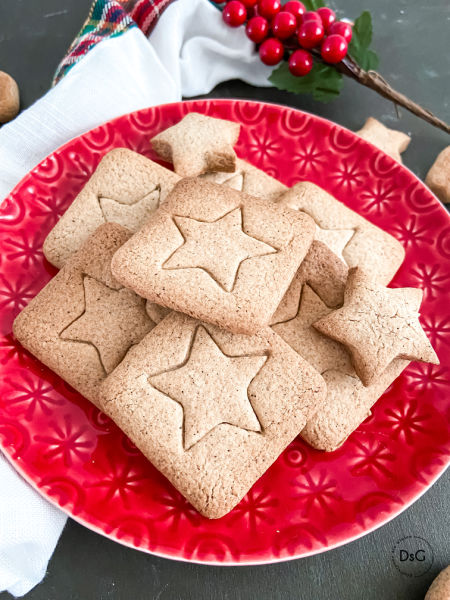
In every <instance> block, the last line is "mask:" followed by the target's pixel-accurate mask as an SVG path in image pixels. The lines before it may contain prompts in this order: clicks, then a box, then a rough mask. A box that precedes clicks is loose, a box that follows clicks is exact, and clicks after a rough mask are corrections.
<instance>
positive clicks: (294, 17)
mask: <svg viewBox="0 0 450 600" xmlns="http://www.w3.org/2000/svg"><path fill="white" fill-rule="evenodd" d="M214 2H216V3H217V4H223V0H214ZM222 17H223V20H224V21H225V23H226V24H227V25H229V26H230V27H239V26H240V25H243V24H244V23H247V24H246V28H245V30H246V33H247V37H248V38H250V39H251V40H252V42H255V44H259V56H260V58H261V60H262V62H263V63H264V64H265V65H277V64H278V63H279V62H280V61H281V60H282V59H283V57H284V55H285V53H286V52H290V55H289V70H290V72H291V73H292V74H293V75H296V76H298V77H301V76H303V75H307V74H308V73H309V72H310V71H311V69H312V67H313V55H312V54H311V50H316V52H317V51H320V55H321V57H322V59H323V60H324V61H325V62H327V63H331V64H336V63H338V62H340V61H341V60H342V59H343V58H344V57H345V55H346V54H347V48H348V44H349V42H350V40H351V39H352V28H351V25H350V24H349V23H345V22H343V21H336V15H335V13H334V11H332V10H331V8H327V7H322V8H319V9H317V11H307V10H306V8H305V6H304V5H303V4H302V2H300V0H289V2H286V4H284V5H281V1H280V0H228V1H227V3H226V5H225V7H224V9H223V12H222Z"/></svg>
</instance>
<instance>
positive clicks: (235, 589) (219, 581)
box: [0, 0, 450, 600]
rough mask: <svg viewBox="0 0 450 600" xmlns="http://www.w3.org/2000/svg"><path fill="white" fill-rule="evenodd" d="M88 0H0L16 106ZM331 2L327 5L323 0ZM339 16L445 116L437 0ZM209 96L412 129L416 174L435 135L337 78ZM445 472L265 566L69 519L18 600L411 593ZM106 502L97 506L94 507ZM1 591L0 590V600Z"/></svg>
mask: <svg viewBox="0 0 450 600" xmlns="http://www.w3.org/2000/svg"><path fill="white" fill-rule="evenodd" d="M90 3H91V0H38V1H37V0H13V1H12V2H11V1H9V2H8V0H0V70H5V71H7V72H9V73H10V74H11V75H13V76H14V77H15V78H16V79H17V81H18V83H19V86H20V89H21V94H22V106H23V107H26V106H27V105H29V104H30V103H31V102H32V101H33V100H35V99H36V98H38V97H39V96H40V95H41V94H42V93H44V92H45V90H46V89H47V88H48V86H49V85H50V82H51V78H52V75H53V72H54V70H55V68H56V66H57V63H58V61H59V59H60V57H61V56H62V55H63V54H64V52H65V50H66V49H67V47H68V45H69V44H70V42H71V40H72V38H73V36H74V35H75V34H76V33H77V31H78V30H79V29H80V27H81V24H82V22H83V20H84V18H85V17H86V15H87V12H88V8H89V5H90ZM330 4H331V5H332V6H333V4H332V3H330ZM334 5H335V6H337V5H338V6H339V7H340V9H341V14H342V15H344V14H345V15H347V16H349V17H355V16H357V15H358V14H359V13H360V12H361V11H362V10H363V8H366V7H367V8H369V9H370V10H371V12H372V15H373V18H374V26H375V32H376V34H375V39H374V47H375V48H376V50H377V51H378V53H379V55H380V58H381V66H380V72H382V73H383V75H384V76H385V77H386V79H388V81H390V82H391V83H392V84H393V85H395V86H396V87H397V88H398V89H399V90H400V91H403V92H404V93H406V94H407V95H409V96H410V97H411V98H413V99H414V100H416V101H417V102H419V103H422V104H423V105H424V106H426V107H427V108H429V109H431V110H432V111H434V112H436V113H437V114H438V115H439V116H440V117H441V118H443V119H444V120H446V121H447V122H448V121H450V107H449V103H448V100H449V90H448V81H449V74H450V73H449V62H448V58H447V54H448V52H447V45H448V39H447V38H448V22H449V19H450V5H449V4H448V2H447V0H397V1H396V2H392V0H367V2H366V3H365V4H362V3H361V2H360V1H359V0H340V2H339V3H334ZM210 96H214V97H243V98H252V99H258V100H266V101H270V102H278V103H281V104H287V105H290V106H295V107H297V108H301V109H303V110H308V111H311V112H313V113H316V114H319V115H322V116H324V117H327V118H330V119H332V120H334V121H336V122H338V123H340V124H342V125H344V126H346V127H349V128H350V129H357V128H359V127H360V126H361V125H362V124H363V122H364V120H365V119H366V117H367V116H369V115H372V116H375V117H377V118H380V119H381V120H382V121H383V122H384V123H385V124H386V125H388V126H391V127H398V128H399V129H403V130H404V131H406V132H408V133H411V134H412V135H413V142H412V143H411V146H410V148H409V149H408V151H407V152H406V154H405V155H404V158H405V163H406V165H407V166H409V167H410V168H411V169H412V170H413V171H415V172H416V173H417V174H418V175H419V176H422V177H423V176H424V175H425V174H426V172H427V170H428V168H429V166H430V165H431V164H432V162H433V160H434V157H435V156H436V154H437V153H438V152H439V151H440V150H441V149H442V148H443V147H444V146H446V145H448V143H449V138H448V136H447V135H446V134H444V133H443V132H441V131H438V130H437V129H434V128H433V127H431V126H429V125H427V124H426V123H423V122H421V121H419V120H418V119H417V118H415V117H413V116H412V115H409V114H408V113H406V112H405V111H402V112H401V118H400V119H399V120H398V119H397V115H396V111H395V109H394V107H393V106H392V105H391V104H390V103H389V102H387V101H385V100H382V99H380V98H379V97H378V96H376V95H375V94H374V93H373V92H371V91H370V90H365V89H363V88H361V87H360V86H358V85H357V84H356V83H353V82H350V81H346V83H345V90H344V92H343V94H342V95H341V96H340V98H339V99H337V100H335V101H334V102H332V103H331V104H328V105H321V104H318V103H316V102H313V101H312V100H310V99H309V98H307V97H296V96H293V95H291V94H287V93H284V92H279V91H278V90H273V89H256V88H252V87H250V86H247V85H245V84H243V83H241V82H228V83H224V84H222V85H220V86H219V87H218V88H217V89H216V90H214V92H213V93H212V94H210ZM449 497H450V480H449V477H448V475H444V476H443V477H442V478H441V479H440V480H439V481H438V482H437V483H436V484H435V485H434V486H433V487H432V488H431V489H430V490H429V491H428V492H427V493H426V494H425V495H424V496H423V497H422V498H420V499H419V500H418V501H417V502H416V503H415V504H414V505H413V506H412V507H410V508H409V509H407V510H406V511H405V512H404V513H402V515H400V516H399V517H397V518H396V519H394V520H393V521H391V522H390V523H388V524H386V525H385V526H384V527H382V528H381V529H379V530H377V531H375V532H374V533H371V534H369V535H367V536H365V537H364V538H362V539H360V540H358V541H355V542H353V543H351V544H348V545H346V546H344V547H342V548H338V549H336V550H332V551H329V552H326V553H324V554H321V555H317V556H313V557H310V558H306V559H302V560H295V561H291V562H288V563H283V564H278V565H271V566H264V567H239V568H234V567H229V568H216V567H204V566H198V565H191V564H184V563H176V562H173V561H169V560H165V559H160V558H156V557H152V556H147V555H144V554H142V553H139V552H136V551H133V550H129V549H127V548H124V547H122V546H120V545H119V544H116V543H114V542H111V541H109V540H107V539H105V538H103V537H101V536H99V535H97V534H95V533H92V532H90V531H88V530H86V529H85V528H83V527H81V526H80V525H78V524H76V523H74V522H73V521H69V522H68V525H67V526H66V528H65V530H64V532H63V535H62V538H61V540H60V542H59V545H58V547H57V549H56V552H55V554H54V556H53V558H52V560H51V562H50V564H49V568H48V574H47V576H46V578H45V580H44V582H43V583H42V584H40V585H39V586H38V587H36V588H35V589H34V590H33V591H32V592H30V593H29V594H28V595H27V596H26V599H27V600H61V599H63V598H64V599H65V600H101V599H113V600H122V599H124V600H125V599H126V600H128V599H133V600H141V599H144V598H145V599H146V600H157V599H158V600H169V599H170V600H173V599H183V600H185V599H186V600H188V599H191V598H192V599H195V600H203V599H205V600H206V599H211V598H214V599H217V600H234V599H241V598H242V599H244V598H245V599H246V600H253V599H258V600H259V599H261V600H264V599H280V600H285V599H286V600H287V599H289V600H291V599H296V600H421V599H422V598H423V597H424V595H425V591H426V589H427V587H428V586H429V584H430V583H431V580H432V579H433V578H434V576H435V575H436V574H437V573H438V571H439V570H440V569H441V568H443V567H444V566H445V565H446V564H448V562H450V543H449V541H450V540H449V529H450V528H449V525H450V523H449V521H450V517H449V514H450V502H449ZM105 510H107V507H105ZM410 535H417V536H421V537H423V538H425V539H426V540H427V541H428V543H429V544H430V546H431V547H432V549H433V551H434V563H433V566H432V567H431V569H430V571H429V572H428V573H426V574H425V575H422V576H420V577H409V576H406V575H404V574H402V573H400V572H399V571H398V570H397V569H396V568H395V566H394V564H393V562H392V556H391V552H392V548H393V547H394V545H395V544H396V542H397V541H398V540H399V539H401V538H403V537H405V536H410ZM9 598H11V596H9V595H8V594H0V600H7V599H9Z"/></svg>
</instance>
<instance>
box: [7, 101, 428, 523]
mask: <svg viewBox="0 0 450 600" xmlns="http://www.w3.org/2000/svg"><path fill="white" fill-rule="evenodd" d="M238 136H239V126H238V125H237V124H236V123H231V122H228V121H224V120H218V119H212V118H210V117H206V116H203V115H199V114H195V113H191V114H188V115H187V116H186V117H185V118H184V119H183V120H182V121H181V122H180V123H178V124H176V125H174V126H173V127H171V128H169V129H167V130H165V131H163V132H162V133H160V134H159V135H158V136H156V138H154V139H153V140H152V144H153V147H154V149H155V150H156V152H157V153H158V154H159V155H160V156H161V157H162V158H163V159H164V160H166V161H169V162H172V163H173V166H174V170H175V173H174V172H172V171H170V170H168V169H166V168H164V167H162V166H160V165H158V164H156V163H154V162H152V161H150V160H148V159H147V158H144V157H143V156H141V155H139V154H136V153H134V152H132V151H130V150H126V149H116V150H113V151H112V152H110V153H109V154H107V155H106V156H105V157H104V158H103V160H102V161H101V162H100V164H99V166H98V168H97V170H96V171H95V173H94V174H93V175H92V177H91V178H90V180H89V181H88V182H87V184H86V185H85V187H84V189H83V190H82V191H81V192H80V194H79V195H78V196H77V197H76V198H75V200H74V201H73V203H72V205H71V206H70V208H69V209H68V210H67V211H66V213H65V214H64V215H63V216H62V218H61V219H60V221H59V222H58V224H57V225H56V227H55V228H54V229H53V230H52V231H51V232H50V234H49V236H48V237H47V239H46V241H45V244H44V252H45V255H46V257H47V259H48V260H49V261H50V262H51V263H52V264H54V265H55V266H57V267H58V268H60V269H61V270H60V271H59V273H58V274H57V275H56V276H55V277H54V279H53V280H52V281H50V283H49V284H48V285H47V286H46V287H45V288H44V289H43V290H42V291H41V292H40V293H39V294H38V295H37V296H36V297H35V298H34V299H33V300H32V301H31V302H30V304H29V305H28V306H27V307H26V308H25V309H24V310H23V311H22V313H21V314H20V315H19V316H18V318H17V319H16V321H15V324H14V333H15V335H16V337H17V339H18V340H20V342H21V343H22V344H23V345H24V346H25V347H26V348H27V349H28V350H29V351H30V352H32V353H33V354H34V355H35V356H36V357H38V358H39V359H40V360H41V361H42V362H43V363H45V364H46V365H47V366H49V367H50V368H51V369H53V370H54V371H55V372H56V373H58V374H59V375H60V376H61V377H62V378H63V379H65V380H66V381H67V382H68V383H69V384H71V385H72V386H73V387H74V388H75V389H77V390H78V391H79V392H80V393H81V394H83V395H84V396H85V397H86V398H88V399H89V400H91V401H92V402H93V403H94V404H96V405H97V406H98V407H99V408H100V409H102V410H103V411H104V412H105V413H106V414H108V415H109V416H110V417H112V419H114V421H115V422H116V423H117V424H118V425H119V427H121V428H122V430H123V431H124V432H125V433H126V434H127V435H128V436H129V437H130V438H131V440H132V441H133V442H134V443H135V444H136V445H137V446H138V447H139V448H140V449H141V451H142V452H143V453H144V454H145V455H146V456H147V457H148V459H149V460H150V461H151V462H152V463H153V464H154V465H155V466H156V467H157V468H158V469H159V470H160V471H161V472H162V473H163V474H164V475H166V477H168V479H169V480H170V481H171V482H172V483H173V484H174V485H175V487H177V489H178V490H179V491H180V492H181V493H182V494H184V496H185V497H186V498H187V499H188V500H189V501H190V502H191V503H192V504H193V505H194V506H195V507H196V508H197V510H198V511H199V512H201V513H202V514H203V515H205V516H207V517H209V518H218V517H221V516H223V515H224V514H226V513H227V512H229V511H230V510H231V509H232V508H233V507H234V506H235V505H236V504H237V503H238V502H239V501H240V500H241V499H242V497H243V496H244V495H245V494H246V493H247V491H248V490H249V488H250V487H251V486H252V485H253V484H254V482H255V481H256V480H257V479H258V478H259V477H260V476H261V475H262V474H263V473H264V471H265V470H266V469H267V468H268V467H269V466H270V465H271V464H272V463H273V462H274V460H275V459H276V458H277V457H278V456H279V454H280V453H281V452H282V451H283V450H284V448H285V447H286V446H287V445H288V444H289V443H290V442H291V441H292V440H293V439H294V438H295V437H296V436H297V435H298V434H299V433H300V434H301V435H302V437H303V438H304V439H305V440H306V441H307V442H308V443H309V444H311V445H312V446H313V447H315V448H317V449H321V450H325V451H332V450H334V449H335V448H337V447H338V446H340V445H341V444H342V443H343V442H344V441H345V439H346V438H347V437H348V436H349V435H350V434H351V433H352V431H354V429H355V428H356V427H358V426H359V424H360V423H361V422H362V421H363V420H364V419H365V418H366V417H367V415H368V414H369V413H370V409H371V407H372V406H373V404H374V403H375V402H376V400H377V399H378V398H379V397H380V395H381V394H382V393H383V392H384V391H385V389H386V388H387V387H388V386H389V385H390V384H391V383H392V381H393V380H394V379H395V378H396V377H397V376H398V375H399V374H400V373H401V371H402V370H403V369H404V368H405V367H406V366H407V365H408V363H409V361H410V360H423V361H430V362H437V357H436V355H435V353H434V351H433V349H432V347H431V345H430V343H429V341H428V340H427V338H426V336H425V334H424V332H423V331H422V329H421V327H420V324H419V320H418V317H419V308H420V303H421V298H422V292H421V291H420V290H416V289H412V288H405V289H399V288H397V289H388V288H386V287H385V286H386V284H387V283H389V281H390V280H391V278H392V277H393V275H394V274H395V272H396V271H397V269H398V267H399V266H400V264H401V263H402V261H403V258H404V251H403V248H402V247H401V245H400V244H399V243H398V242H397V241H396V240H395V239H394V238H392V237H391V236H390V235H389V234H387V233H385V232H384V231H382V230H380V229H379V228H377V227H376V226H374V225H373V224H371V223H369V222H368V221H366V220H365V219H363V218H362V217H361V216H359V215H358V214H356V213H354V212H353V211H351V210H350V209H348V208H347V207H345V206H344V205H342V204H341V203H340V202H338V201H337V200H336V199H334V198H333V197H331V196H329V195H328V194H327V193H326V192H324V191H323V190H322V189H321V188H319V187H317V186H315V185H313V184H312V183H309V182H301V183H298V184H297V185H295V186H294V187H293V188H291V189H287V188H286V187H285V186H284V185H283V184H282V183H280V182H278V181H277V180H275V179H273V178H272V177H270V176H269V175H267V174H266V173H264V172H262V171H260V170H259V169H257V168H255V167H253V166H252V165H250V164H248V163H246V162H245V161H242V160H239V159H238V158H237V157H236V154H235V152H234V149H233V146H234V145H235V143H236V141H237V138H238Z"/></svg>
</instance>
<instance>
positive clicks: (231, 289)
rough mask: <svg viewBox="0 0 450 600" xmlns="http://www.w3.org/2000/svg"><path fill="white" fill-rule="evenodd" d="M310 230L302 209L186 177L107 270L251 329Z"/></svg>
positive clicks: (158, 297)
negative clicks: (272, 202)
mask: <svg viewBox="0 0 450 600" xmlns="http://www.w3.org/2000/svg"><path fill="white" fill-rule="evenodd" d="M314 231H315V225H314V222H313V220H312V219H311V218H310V217H309V216H308V215H306V214H304V213H301V212H296V211H291V210H290V209H288V208H283V207H281V206H278V205H277V204H269V203H267V202H266V201H264V200H261V199H259V198H254V197H252V196H248V195H246V194H243V193H241V192H238V191H236V190H233V189H229V188H226V187H224V186H221V185H216V184H213V183H208V182H205V181H202V180H200V179H183V180H181V181H180V182H179V183H178V184H177V185H176V186H175V187H174V189H173V191H172V192H171V193H170V194H169V196H168V197H167V199H166V201H165V202H164V204H163V205H161V206H160V208H159V209H158V210H157V211H156V212H155V213H154V214H153V215H152V217H151V218H150V219H149V220H148V221H147V223H146V224H145V225H144V226H143V227H142V229H140V230H139V231H138V232H137V233H136V234H135V235H134V236H133V237H132V238H131V239H130V240H129V241H128V242H127V243H126V244H125V245H124V246H123V247H122V248H121V249H120V250H119V251H118V252H117V253H116V254H115V256H114V258H113V261H112V271H113V273H114V276H115V277H116V278H117V279H118V281H120V282H121V283H122V284H123V285H125V286H126V287H129V288H131V289H132V290H134V291H135V292H136V293H137V294H139V295H140V296H143V297H144V298H148V299H149V300H150V301H151V302H155V303H157V304H162V305H163V306H167V307H169V308H172V309H174V310H178V311H180V312H185V313H187V314H189V315H191V316H192V317H194V318H197V319H200V320H202V321H207V322H209V323H214V324H216V325H218V326H220V327H223V328H225V329H229V330H230V331H234V332H236V333H247V334H251V333H255V332H256V331H258V330H259V329H261V328H262V327H264V326H266V325H268V324H269V322H270V318H271V317H272V315H273V313H274V311H275V310H276V308H277V306H278V304H279V303H280V300H281V299H282V297H283V295H284V293H285V292H286V290H287V288H288V287H289V284H290V282H291V281H292V278H293V277H294V275H295V273H296V271H297V269H298V267H299V265H300V263H301V262H302V260H303V258H304V256H305V254H306V252H307V251H308V248H309V246H310V245H311V242H312V238H313V236H314Z"/></svg>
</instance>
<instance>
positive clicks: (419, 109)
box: [314, 52, 450, 133]
mask: <svg viewBox="0 0 450 600" xmlns="http://www.w3.org/2000/svg"><path fill="white" fill-rule="evenodd" d="M314 55H315V57H316V58H318V59H319V60H320V55H318V56H316V52H314ZM335 67H336V69H337V70H338V71H339V72H340V73H342V74H343V75H347V76H348V77H351V78H352V79H354V80H355V81H357V82H358V83H360V84H361V85H365V86H366V87H368V88H370V89H371V90H374V91H375V92H377V93H378V94H380V96H383V98H387V99H388V100H392V102H394V104H396V105H398V106H403V108H406V110H409V111H410V112H412V113H413V114H414V115H416V116H417V117H420V118H421V119H424V121H427V122H428V123H431V125H434V126H435V127H439V129H442V130H443V131H445V132H446V133H450V126H449V125H447V123H445V121H442V119H439V118H438V117H436V115H434V114H433V113H432V112H431V111H429V110H427V109H426V108H423V106H420V104H417V103H416V102H413V101H412V100H410V99H409V98H408V97H407V96H405V95H404V94H401V93H400V92H397V90H394V88H392V87H391V86H390V85H389V84H388V83H387V81H386V80H385V79H383V77H382V76H381V75H380V74H379V73H377V72H376V71H365V70H364V69H362V68H361V67H360V66H359V65H358V64H357V63H356V62H355V61H354V60H353V58H352V57H351V56H349V55H347V56H346V57H345V58H344V59H343V60H342V61H341V62H340V63H338V64H337V65H335Z"/></svg>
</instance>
